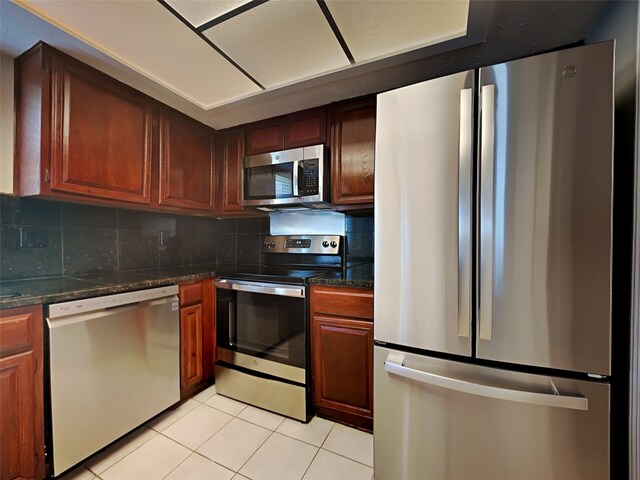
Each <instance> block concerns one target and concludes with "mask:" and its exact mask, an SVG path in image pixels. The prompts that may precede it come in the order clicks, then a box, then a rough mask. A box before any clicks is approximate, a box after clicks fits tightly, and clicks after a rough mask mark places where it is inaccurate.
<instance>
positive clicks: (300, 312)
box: [218, 292, 306, 368]
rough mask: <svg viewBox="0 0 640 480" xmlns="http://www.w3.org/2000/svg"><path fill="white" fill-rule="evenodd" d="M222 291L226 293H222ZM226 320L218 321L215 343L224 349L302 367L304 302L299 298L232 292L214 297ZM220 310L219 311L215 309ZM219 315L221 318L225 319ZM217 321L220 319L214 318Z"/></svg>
mask: <svg viewBox="0 0 640 480" xmlns="http://www.w3.org/2000/svg"><path fill="white" fill-rule="evenodd" d="M225 293H226V292H225ZM221 300H222V302H223V303H226V305H225V306H224V307H223V309H224V310H226V311H227V314H226V316H225V317H226V318H227V319H228V322H225V321H222V322H221V323H218V325H219V327H222V328H221V329H220V328H219V330H218V331H219V337H218V344H219V345H220V346H223V347H224V348H227V349H230V350H233V351H237V352H240V353H244V354H247V355H252V356H255V357H260V358H265V359H267V360H271V361H274V362H278V363H284V364H287V365H293V366H295V367H300V368H305V366H306V356H305V349H306V329H305V301H304V299H302V298H292V297H284V296H279V295H267V294H262V293H249V292H233V294H232V295H231V296H230V297H229V299H228V301H226V302H225V300H223V299H222V298H220V297H219V298H218V307H219V308H220V307H221V306H223V305H222V304H221ZM219 312H220V310H219ZM225 317H223V318H225ZM218 322H220V320H218Z"/></svg>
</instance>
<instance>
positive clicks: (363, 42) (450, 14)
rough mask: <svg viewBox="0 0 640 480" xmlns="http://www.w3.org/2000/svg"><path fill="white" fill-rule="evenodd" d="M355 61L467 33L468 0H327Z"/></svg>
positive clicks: (414, 47) (395, 52)
mask: <svg viewBox="0 0 640 480" xmlns="http://www.w3.org/2000/svg"><path fill="white" fill-rule="evenodd" d="M326 4H327V6H328V7H329V11H330V12H331V15H332V16H333V18H334V20H335V22H336V24H337V25H338V29H339V30H340V32H341V33H342V36H343V37H344V39H345V41H346V43H347V45H348V47H349V49H350V51H351V53H352V54H353V57H354V59H355V61H356V62H365V61H370V60H374V59H379V58H384V57H388V56H390V55H395V54H399V53H403V52H407V51H410V50H415V49H417V48H422V47H426V46H428V45H433V44H435V43H438V42H443V41H445V40H451V39H453V38H458V37H463V36H465V35H466V34H467V17H468V15H469V0H444V1H441V0H429V1H415V0H376V1H363V0H326Z"/></svg>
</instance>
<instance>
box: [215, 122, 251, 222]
mask: <svg viewBox="0 0 640 480" xmlns="http://www.w3.org/2000/svg"><path fill="white" fill-rule="evenodd" d="M244 136H245V132H244V129H241V128H237V129H232V130H225V131H222V132H219V133H218V134H217V135H216V158H217V160H216V168H217V175H216V176H217V184H216V192H217V196H218V198H217V202H216V205H217V206H216V213H218V214H228V213H230V214H238V213H241V212H243V211H244V207H243V206H242V204H241V202H242V183H241V182H242V158H243V156H244V143H245V138H244Z"/></svg>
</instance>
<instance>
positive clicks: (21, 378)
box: [0, 305, 45, 480]
mask: <svg viewBox="0 0 640 480" xmlns="http://www.w3.org/2000/svg"><path fill="white" fill-rule="evenodd" d="M42 349H43V337H42V306H40V305H38V306H36V307H25V308H15V309H10V310H0V425H1V428H2V432H1V433H0V479H1V480H14V479H21V480H25V479H37V480H40V479H42V478H44V476H45V472H44V416H43V387H44V384H43V382H44V380H43V374H42V371H43V368H42V366H43V353H42Z"/></svg>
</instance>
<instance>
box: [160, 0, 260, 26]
mask: <svg viewBox="0 0 640 480" xmlns="http://www.w3.org/2000/svg"><path fill="white" fill-rule="evenodd" d="M166 2H167V3H168V4H169V5H171V6H172V7H173V8H175V9H176V11H177V12H178V13H179V14H180V15H182V16H183V17H184V18H186V19H187V20H188V21H189V23H191V25H193V26H194V27H199V26H200V25H202V24H204V23H206V22H208V21H209V20H213V19H214V18H218V17H219V16H220V15H224V14H225V13H228V12H230V11H231V10H234V9H236V8H238V7H239V6H241V5H244V4H245V3H249V0H166Z"/></svg>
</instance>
